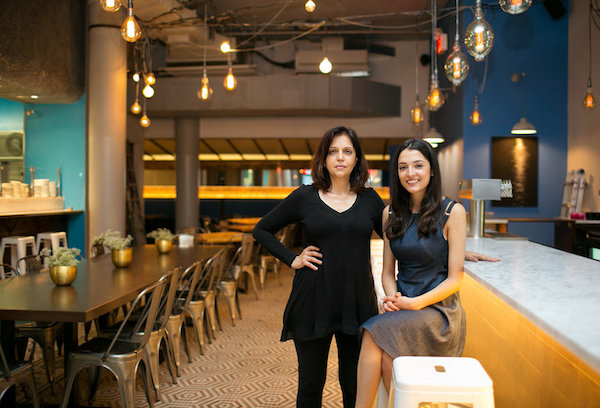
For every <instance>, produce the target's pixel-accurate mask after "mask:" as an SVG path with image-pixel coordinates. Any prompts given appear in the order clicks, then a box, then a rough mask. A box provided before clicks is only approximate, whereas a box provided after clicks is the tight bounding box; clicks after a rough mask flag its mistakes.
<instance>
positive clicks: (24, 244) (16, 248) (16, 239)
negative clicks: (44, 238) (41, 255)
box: [0, 235, 37, 272]
mask: <svg viewBox="0 0 600 408" xmlns="http://www.w3.org/2000/svg"><path fill="white" fill-rule="evenodd" d="M27 248H31V253H32V254H33V255H37V249H36V246H35V238H34V237H33V236H17V235H15V236H10V237H4V238H2V241H0V257H1V258H0V259H2V260H4V251H5V250H6V249H8V250H9V251H10V265H11V266H12V267H13V268H14V269H17V270H25V265H17V259H20V258H24V257H25V256H27ZM2 272H4V268H2Z"/></svg>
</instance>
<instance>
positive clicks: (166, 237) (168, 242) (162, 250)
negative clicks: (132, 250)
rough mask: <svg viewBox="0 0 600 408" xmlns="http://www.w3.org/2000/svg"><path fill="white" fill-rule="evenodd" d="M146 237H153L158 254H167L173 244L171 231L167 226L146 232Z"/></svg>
mask: <svg viewBox="0 0 600 408" xmlns="http://www.w3.org/2000/svg"><path fill="white" fill-rule="evenodd" d="M146 237H147V238H154V245H155V246H156V250H157V251H158V253H159V254H167V253H169V251H170V250H171V248H172V246H173V237H174V235H173V233H172V232H171V231H170V230H169V229H167V228H158V229H155V230H154V231H150V232H149V233H147V234H146Z"/></svg>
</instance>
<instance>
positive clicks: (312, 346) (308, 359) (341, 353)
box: [294, 333, 360, 408]
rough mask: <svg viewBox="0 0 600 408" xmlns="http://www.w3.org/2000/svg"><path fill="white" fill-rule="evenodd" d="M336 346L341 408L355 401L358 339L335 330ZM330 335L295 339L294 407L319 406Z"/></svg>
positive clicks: (325, 375)
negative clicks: (296, 366)
mask: <svg viewBox="0 0 600 408" xmlns="http://www.w3.org/2000/svg"><path fill="white" fill-rule="evenodd" d="M334 334H335V341H336V344H337V348H338V367H339V371H338V376H339V381H340V387H341V388H342V396H343V400H344V408H353V407H354V404H355V402H356V371H357V368H358V355H359V352H360V341H359V337H358V336H351V335H348V334H342V333H334ZM332 336H333V335H332V334H330V335H329V336H327V337H323V338H318V339H314V340H308V341H297V340H294V345H295V346H296V354H297V356H298V397H297V399H296V407H299V408H320V407H321V400H322V399H323V387H324V386H325V379H326V377H327V357H328V355H329V346H330V345H331V338H332Z"/></svg>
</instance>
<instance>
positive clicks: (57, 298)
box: [0, 245, 224, 406]
mask: <svg viewBox="0 0 600 408" xmlns="http://www.w3.org/2000/svg"><path fill="white" fill-rule="evenodd" d="M222 248H224V246H222V245H206V246H204V245H200V246H193V247H189V248H179V247H177V246H175V245H174V246H173V249H172V250H171V252H170V253H168V254H164V255H160V254H158V252H157V251H156V249H155V247H154V245H144V246H139V247H135V248H134V249H133V260H132V262H131V264H130V265H129V266H128V267H127V268H115V266H114V265H113V263H112V261H111V256H110V253H109V254H106V255H102V256H99V257H96V258H90V259H85V260H83V261H82V262H80V263H79V265H77V278H76V279H75V282H73V283H72V284H71V285H69V286H55V285H54V283H53V282H52V280H51V279H50V276H49V274H48V273H43V272H42V273H39V274H29V275H25V276H21V277H18V278H12V279H5V280H3V281H0V320H1V323H0V324H1V326H0V335H1V341H2V346H3V347H4V350H12V349H14V321H15V320H35V321H60V322H64V323H65V324H64V333H63V334H64V345H65V353H64V355H65V368H66V365H67V357H68V351H69V350H74V349H75V348H76V346H77V322H87V321H90V320H93V319H95V318H97V317H99V316H101V315H103V314H104V313H107V312H109V311H111V310H113V309H115V308H117V307H119V306H121V305H123V304H125V303H126V302H128V301H130V300H133V299H134V298H135V296H136V295H137V294H138V293H139V292H140V291H141V290H142V289H143V288H145V287H146V286H148V285H149V284H151V283H152V282H155V281H156V280H157V279H158V278H160V277H161V276H162V275H163V274H165V273H166V272H168V271H170V270H173V269H174V268H176V267H182V268H185V267H187V266H189V265H191V264H192V263H194V262H196V261H202V260H205V259H207V258H209V257H211V256H212V255H214V254H216V253H217V252H218V251H219V250H221V249H222ZM9 354H10V353H9ZM73 395H77V394H76V393H74V394H73ZM74 400H75V398H71V404H74V402H73V401H74ZM2 406H5V404H2Z"/></svg>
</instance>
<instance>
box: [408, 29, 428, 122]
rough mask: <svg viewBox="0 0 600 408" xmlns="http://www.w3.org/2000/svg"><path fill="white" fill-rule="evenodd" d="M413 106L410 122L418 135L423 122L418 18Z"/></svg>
mask: <svg viewBox="0 0 600 408" xmlns="http://www.w3.org/2000/svg"><path fill="white" fill-rule="evenodd" d="M415 91H416V92H415V93H416V98H415V104H414V106H413V108H412V109H411V110H410V121H411V123H412V124H413V125H414V126H415V127H416V128H417V131H418V132H419V133H420V131H421V125H422V124H423V121H424V120H425V115H423V107H422V106H421V102H420V101H419V18H418V17H417V24H416V29H415Z"/></svg>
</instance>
